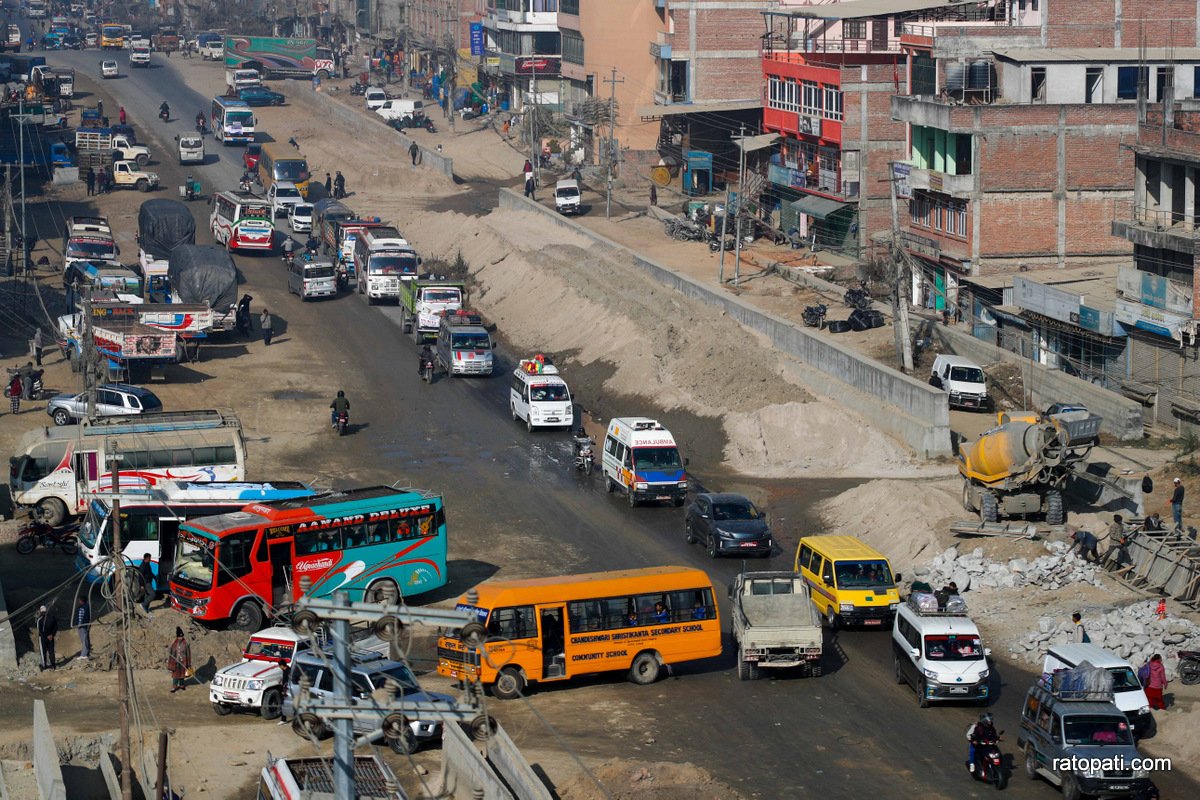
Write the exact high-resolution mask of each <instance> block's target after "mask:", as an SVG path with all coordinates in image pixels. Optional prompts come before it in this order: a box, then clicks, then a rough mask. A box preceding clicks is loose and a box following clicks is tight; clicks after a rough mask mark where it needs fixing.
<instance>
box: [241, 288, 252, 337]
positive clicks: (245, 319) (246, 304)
mask: <svg viewBox="0 0 1200 800" xmlns="http://www.w3.org/2000/svg"><path fill="white" fill-rule="evenodd" d="M253 299H254V298H253V297H251V296H250V295H248V294H244V295H242V299H241V300H239V301H238V307H237V330H238V333H240V334H241V335H243V336H249V335H250V301H251V300H253Z"/></svg>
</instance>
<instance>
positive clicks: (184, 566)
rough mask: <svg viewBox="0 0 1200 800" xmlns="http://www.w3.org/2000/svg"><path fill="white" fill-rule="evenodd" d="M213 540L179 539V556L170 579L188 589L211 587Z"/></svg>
mask: <svg viewBox="0 0 1200 800" xmlns="http://www.w3.org/2000/svg"><path fill="white" fill-rule="evenodd" d="M214 545H215V542H205V543H204V544H198V543H196V542H193V541H190V540H186V539H180V542H179V556H178V557H177V558H176V560H175V563H176V567H175V572H174V574H173V575H172V576H171V579H172V580H174V581H176V582H178V583H179V584H181V585H183V586H186V587H187V588H189V589H195V590H197V591H203V590H205V589H211V588H212V583H213V555H212V551H213V546H214Z"/></svg>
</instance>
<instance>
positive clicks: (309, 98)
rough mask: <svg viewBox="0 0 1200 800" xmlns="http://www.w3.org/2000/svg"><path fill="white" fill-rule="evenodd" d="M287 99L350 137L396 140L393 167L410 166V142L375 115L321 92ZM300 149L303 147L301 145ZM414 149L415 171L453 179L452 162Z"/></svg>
mask: <svg viewBox="0 0 1200 800" xmlns="http://www.w3.org/2000/svg"><path fill="white" fill-rule="evenodd" d="M289 97H291V99H292V101H293V102H299V103H301V104H303V105H306V106H308V107H310V108H312V109H314V110H315V111H316V112H317V113H318V114H321V115H325V116H328V117H331V118H333V119H334V120H336V121H337V122H338V123H339V124H340V125H341V126H342V127H343V128H348V129H349V130H350V132H351V134H353V132H354V131H360V132H362V133H367V132H373V133H382V134H385V135H386V134H391V135H392V136H395V137H396V140H397V143H398V144H399V146H400V150H399V152H398V153H397V155H396V158H397V161H396V167H397V168H399V167H401V166H404V165H405V164H411V163H412V162H411V161H405V160H404V159H408V158H409V155H408V148H409V145H411V144H412V142H413V140H412V139H410V138H409V137H407V136H405V135H404V134H403V133H401V132H399V131H397V130H395V129H394V128H392V127H391V126H389V125H388V124H387V123H386V122H384V121H383V118H382V117H380V116H379V115H378V114H374V113H367V114H364V113H362V112H361V111H358V110H356V109H354V108H351V107H350V106H347V105H345V104H343V103H339V102H338V101H336V100H334V99H332V98H330V97H327V96H326V95H325V94H324V93H323V92H295V93H294V94H291V95H289ZM301 146H302V147H303V142H302V143H301ZM417 147H419V148H420V149H421V152H420V156H419V157H418V158H417V166H418V167H422V168H424V169H429V170H433V171H434V172H440V173H441V174H443V175H445V176H446V177H447V178H453V177H454V159H452V158H450V157H449V156H445V155H442V154H441V153H438V152H436V151H434V150H430V149H429V148H427V147H423V146H422V145H421V144H420V143H419V142H418V143H417Z"/></svg>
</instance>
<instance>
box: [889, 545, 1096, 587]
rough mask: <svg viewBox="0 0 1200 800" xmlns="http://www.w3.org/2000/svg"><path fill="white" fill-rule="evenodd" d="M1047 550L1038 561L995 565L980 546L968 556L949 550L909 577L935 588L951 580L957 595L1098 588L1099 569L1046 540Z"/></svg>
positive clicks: (1068, 549)
mask: <svg viewBox="0 0 1200 800" xmlns="http://www.w3.org/2000/svg"><path fill="white" fill-rule="evenodd" d="M1046 550H1047V554H1046V555H1044V556H1039V557H1037V558H1033V559H1029V558H1014V559H1012V560H1011V561H1007V562H998V561H991V560H989V559H987V558H984V555H983V548H981V547H977V548H975V549H974V550H973V551H971V552H970V553H967V554H960V553H959V552H958V549H957V548H954V547H951V548H948V549H946V550H945V551H943V552H942V553H940V554H939V555H937V556H934V558H933V559H932V560H931V561H928V562H926V563H925V564H921V565H920V566H918V567H916V568H915V569H914V570H913V572H912V574H913V577H914V579H915V580H923V581H925V582H926V583H928V584H930V585H931V586H933V588H935V589H937V588H940V587H941V586H944V585H945V584H947V583H949V582H950V581H954V582H955V583H956V584H958V590H959V591H960V592H966V591H983V590H988V589H1017V588H1021V587H1023V586H1036V587H1038V588H1042V589H1061V588H1062V587H1064V586H1071V585H1074V584H1079V583H1090V584H1093V585H1095V586H1099V585H1100V575H1099V572H1100V570H1099V569H1098V568H1097V567H1096V565H1095V564H1092V563H1090V562H1088V561H1084V560H1083V559H1081V558H1079V557H1078V556H1077V555H1075V554H1074V553H1073V552H1072V551H1071V546H1070V545H1069V544H1068V543H1066V542H1051V541H1048V542H1046Z"/></svg>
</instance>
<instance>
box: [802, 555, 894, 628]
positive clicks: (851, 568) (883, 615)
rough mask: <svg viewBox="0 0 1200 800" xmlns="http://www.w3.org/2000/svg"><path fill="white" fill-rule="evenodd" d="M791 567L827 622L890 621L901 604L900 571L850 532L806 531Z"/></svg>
mask: <svg viewBox="0 0 1200 800" xmlns="http://www.w3.org/2000/svg"><path fill="white" fill-rule="evenodd" d="M795 570H796V571H797V572H799V573H800V574H801V575H802V576H804V582H805V583H807V584H808V586H809V588H810V589H811V590H812V591H811V594H812V601H813V603H814V604H815V605H816V607H817V610H818V611H819V612H821V615H822V616H823V617H824V618H825V623H826V624H827V625H828V626H829V627H830V628H838V627H841V626H843V625H862V626H869V627H884V626H886V627H889V628H890V627H891V625H892V617H893V616H894V615H895V613H896V609H897V608H898V607H899V605H900V592H899V591H898V590H897V589H896V582H897V581H899V580H900V576H899V575H893V574H892V565H891V564H889V563H888V560H887V558H886V557H885V556H884V555H883V553H880V552H879V551H878V550H876V549H875V548H873V547H871V546H869V545H867V544H865V543H863V542H861V541H859V540H858V539H855V538H854V537H853V536H805V537H804V538H803V539H801V540H800V545H799V547H797V549H796V564H795Z"/></svg>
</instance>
